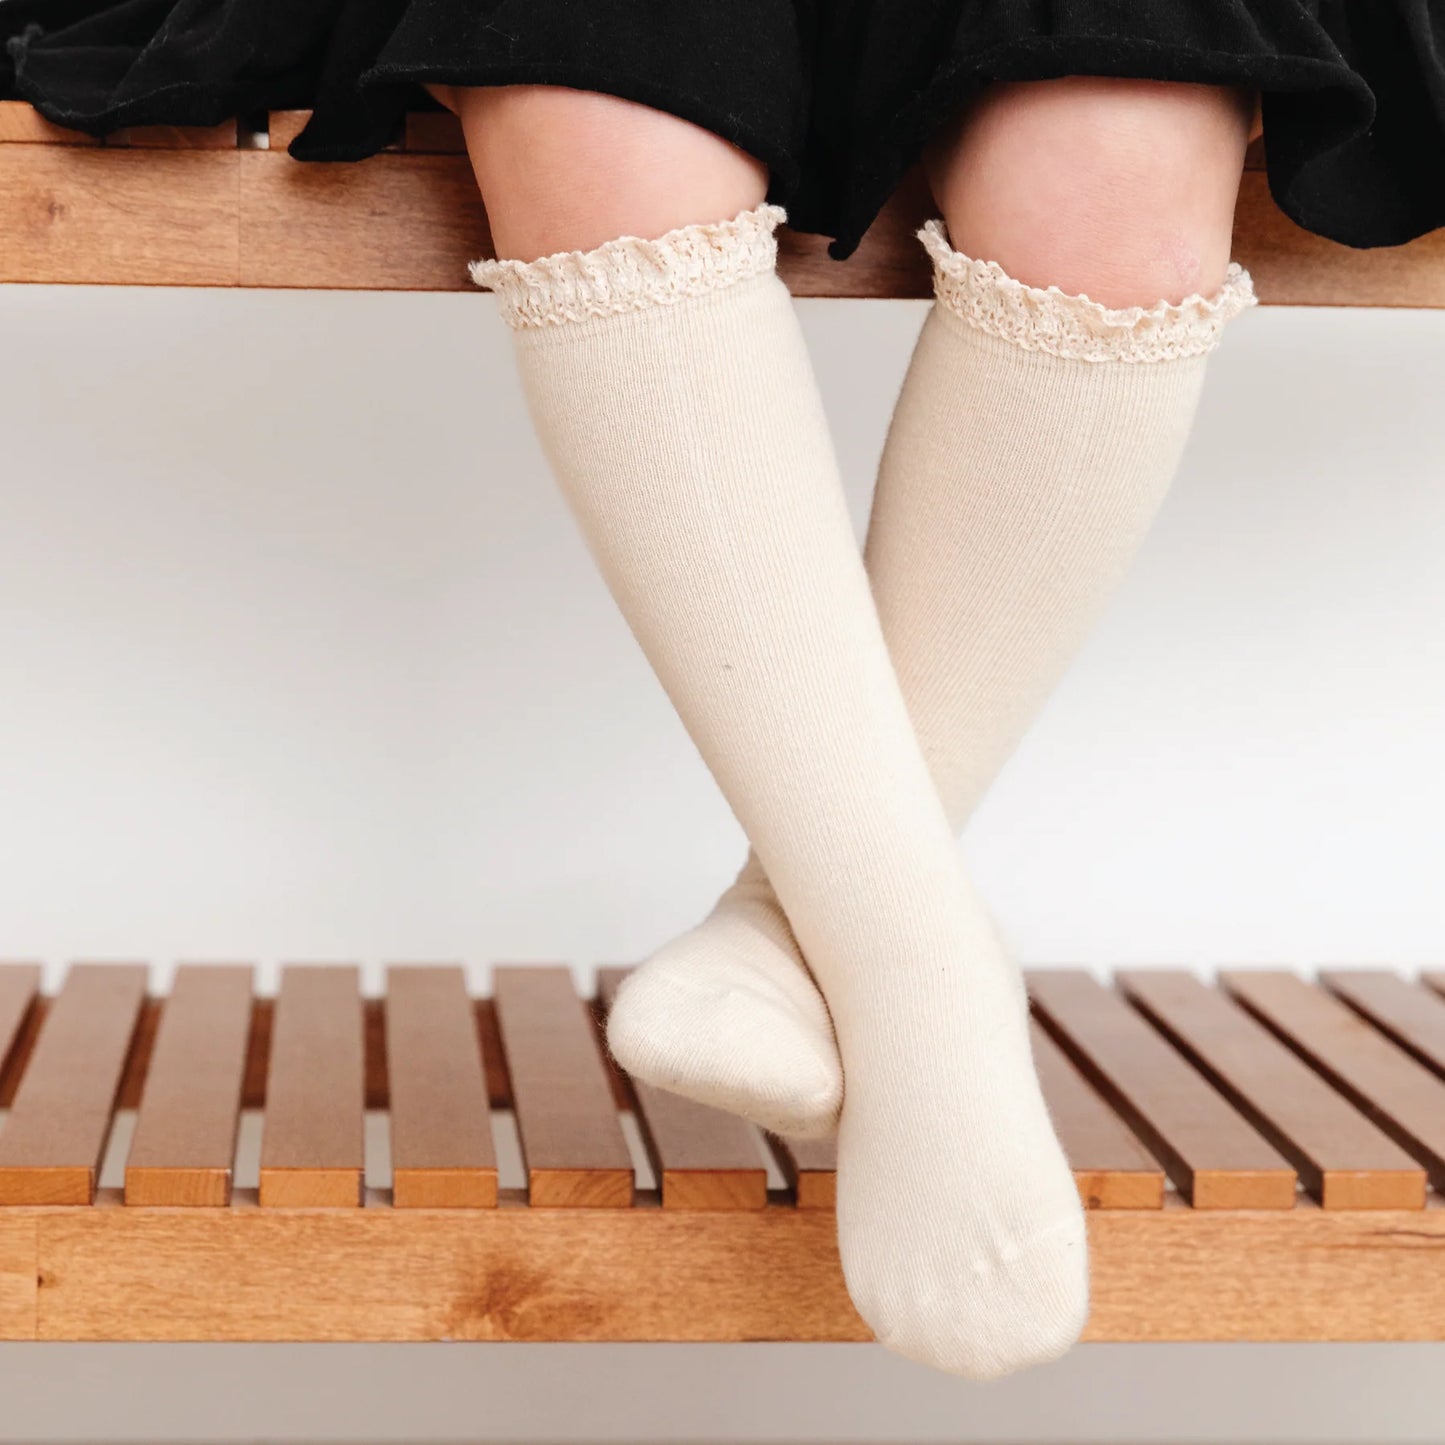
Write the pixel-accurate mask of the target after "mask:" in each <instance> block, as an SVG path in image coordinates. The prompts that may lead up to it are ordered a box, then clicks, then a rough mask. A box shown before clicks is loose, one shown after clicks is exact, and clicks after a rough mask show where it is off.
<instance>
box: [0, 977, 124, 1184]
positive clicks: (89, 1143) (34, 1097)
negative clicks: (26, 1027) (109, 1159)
mask: <svg viewBox="0 0 1445 1445" xmlns="http://www.w3.org/2000/svg"><path fill="white" fill-rule="evenodd" d="M146 978H147V970H146V968H145V966H144V965H143V964H99V963H97V964H88V963H80V964H76V965H75V966H74V967H73V968H72V969H71V970H70V973H69V975H68V977H67V978H66V980H65V986H64V987H63V988H62V989H61V991H60V995H59V997H58V998H57V999H56V1000H55V1002H54V1003H53V1004H52V1005H51V1007H50V1010H49V1012H48V1013H47V1015H46V1018H45V1023H44V1026H43V1027H42V1029H41V1031H40V1037H39V1039H38V1040H37V1041H36V1045H35V1051H34V1053H33V1054H32V1055H31V1057H30V1062H29V1064H28V1065H27V1067H26V1070H25V1074H24V1077H23V1078H22V1079H21V1080H20V1087H19V1088H18V1090H17V1091H16V1094H15V1101H14V1103H13V1105H12V1106H11V1110H10V1117H9V1118H8V1119H7V1120H6V1122H5V1126H4V1128H3V1129H0V1204H89V1203H90V1202H91V1201H92V1200H93V1199H94V1197H95V1186H96V1180H97V1177H98V1176H99V1173H100V1163H101V1159H102V1157H103V1155H104V1153H105V1145H106V1141H107V1139H109V1137H110V1127H111V1121H112V1115H113V1112H114V1108H115V1100H116V1095H117V1093H118V1091H119V1089H120V1082H121V1076H122V1074H123V1073H124V1071H125V1063H126V1057H127V1055H128V1053H129V1051H130V1045H131V1038H132V1036H133V1035H134V1033H135V1027H136V1021H137V1019H138V1018H139V1017H140V1010H141V1004H142V1003H143V1002H144V1000H145V993H146Z"/></svg>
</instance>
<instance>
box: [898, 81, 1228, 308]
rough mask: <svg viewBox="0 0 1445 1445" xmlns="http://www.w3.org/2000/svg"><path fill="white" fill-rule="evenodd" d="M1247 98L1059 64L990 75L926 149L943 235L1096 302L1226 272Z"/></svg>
mask: <svg viewBox="0 0 1445 1445" xmlns="http://www.w3.org/2000/svg"><path fill="white" fill-rule="evenodd" d="M1254 115H1255V97H1254V96H1253V95H1252V94H1246V93H1242V92H1239V91H1235V90H1229V89H1224V88H1219V87H1214V86H1202V85H1176V84H1165V83H1163V82H1154V81H1133V80H1107V79H1095V78H1089V77H1070V78H1068V79H1064V80H1051V81H1033V82H1024V83H1017V84H1007V85H996V86H994V87H992V88H990V90H988V91H987V92H986V93H985V94H984V95H983V96H982V97H981V98H980V100H979V101H978V102H976V103H975V104H974V105H973V106H971V107H969V108H968V109H967V110H966V111H965V112H964V113H963V114H961V115H960V116H959V117H958V118H957V119H956V121H955V122H954V123H953V124H952V125H951V126H949V127H947V128H946V129H945V131H944V132H943V133H942V134H940V135H939V136H938V137H936V138H935V140H934V142H933V144H932V146H931V147H930V150H929V154H928V157H927V166H928V172H929V179H930V181H931V182H932V185H933V190H934V196H935V199H936V200H937V202H938V205H939V207H940V209H941V210H942V212H943V215H944V219H945V220H946V222H947V223H948V229H949V237H950V239H951V240H952V242H953V245H954V246H955V247H956V248H957V249H958V250H960V251H962V252H964V253H965V254H966V255H970V256H974V257H977V258H978V259H981V260H989V261H996V262H998V264H999V265H1000V266H1002V267H1003V268H1004V270H1006V271H1007V272H1008V273H1009V274H1010V275H1011V276H1014V277H1016V278H1017V279H1018V280H1020V281H1024V282H1026V283H1028V284H1030V285H1034V286H1049V285H1055V286H1058V287H1059V288H1060V289H1061V290H1063V291H1066V292H1069V293H1071V294H1078V293H1084V294H1087V295H1089V296H1090V297H1092V298H1093V299H1094V300H1096V301H1099V302H1102V303H1103V304H1104V305H1106V306H1133V305H1149V304H1152V303H1153V302H1156V301H1159V300H1169V301H1181V300H1183V299H1184V298H1185V297H1186V296H1188V295H1190V294H1191V293H1194V292H1199V293H1202V294H1206V295H1207V294H1209V293H1211V292H1213V291H1215V290H1217V289H1218V287H1219V286H1220V284H1221V283H1222V282H1223V280H1224V274H1225V270H1226V268H1227V266H1228V263H1229V251H1230V236H1231V232H1232V229H1233V221H1234V206H1235V202H1236V199H1237V197H1238V193H1239V180H1240V175H1241V172H1242V171H1243V168H1244V151H1245V146H1246V144H1247V142H1248V139H1249V134H1250V130H1251V127H1252V124H1253V121H1254Z"/></svg>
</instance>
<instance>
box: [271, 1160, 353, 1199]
mask: <svg viewBox="0 0 1445 1445" xmlns="http://www.w3.org/2000/svg"><path fill="white" fill-rule="evenodd" d="M260 1183H261V1187H260V1204H261V1207H262V1208H263V1209H359V1208H360V1207H361V1191H362V1176H361V1171H360V1170H359V1169H279V1168H265V1169H262V1170H261V1175H260Z"/></svg>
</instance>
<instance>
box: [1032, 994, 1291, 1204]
mask: <svg viewBox="0 0 1445 1445" xmlns="http://www.w3.org/2000/svg"><path fill="white" fill-rule="evenodd" d="M1028 984H1029V993H1030V996H1031V997H1032V998H1033V1001H1034V1007H1035V1009H1036V1010H1037V1012H1038V1013H1039V1015H1040V1016H1041V1017H1042V1018H1043V1021H1044V1022H1045V1024H1047V1025H1048V1027H1049V1029H1050V1032H1051V1033H1052V1034H1053V1035H1054V1037H1055V1039H1056V1040H1057V1041H1058V1042H1059V1043H1060V1044H1061V1045H1062V1046H1063V1047H1064V1050H1065V1051H1066V1052H1067V1053H1068V1054H1069V1056H1070V1057H1071V1058H1072V1059H1073V1060H1074V1062H1075V1063H1076V1064H1077V1065H1078V1066H1079V1067H1080V1068H1081V1069H1082V1070H1083V1071H1084V1073H1085V1074H1086V1075H1087V1076H1088V1078H1089V1079H1090V1080H1091V1081H1092V1082H1093V1083H1094V1085H1095V1087H1096V1088H1098V1089H1099V1090H1100V1091H1101V1092H1102V1093H1103V1095H1104V1097H1105V1098H1106V1099H1107V1100H1108V1101H1109V1103H1110V1104H1112V1105H1113V1107H1114V1108H1115V1109H1116V1110H1118V1111H1119V1113H1120V1114H1121V1115H1122V1116H1123V1119H1124V1121H1125V1123H1127V1124H1128V1125H1129V1127H1130V1128H1131V1129H1133V1131H1134V1132H1135V1133H1136V1134H1137V1135H1138V1136H1139V1138H1140V1139H1141V1140H1142V1141H1143V1142H1144V1144H1145V1145H1146V1147H1147V1148H1148V1149H1149V1151H1150V1153H1152V1154H1153V1155H1154V1157H1155V1158H1156V1159H1158V1160H1159V1162H1160V1163H1161V1164H1163V1166H1164V1168H1165V1170H1166V1171H1167V1172H1168V1174H1169V1177H1170V1178H1171V1179H1173V1181H1174V1183H1175V1184H1176V1185H1177V1186H1178V1188H1179V1191H1180V1193H1181V1194H1183V1195H1184V1197H1185V1198H1186V1199H1188V1200H1189V1201H1190V1203H1191V1204H1193V1205H1194V1207H1195V1208H1196V1209H1290V1208H1292V1207H1293V1206H1294V1202H1295V1184H1296V1180H1295V1172H1294V1170H1293V1169H1292V1168H1291V1167H1290V1166H1289V1164H1288V1163H1287V1162H1286V1161H1285V1160H1284V1159H1283V1158H1281V1157H1280V1155H1279V1154H1278V1153H1277V1152H1276V1151H1275V1149H1274V1148H1273V1147H1272V1146H1271V1145H1270V1144H1268V1143H1267V1142H1266V1141H1265V1140H1264V1139H1263V1138H1261V1137H1260V1135H1259V1134H1258V1133H1256V1132H1255V1130H1254V1129H1252V1128H1251V1127H1250V1125H1249V1124H1248V1123H1246V1122H1245V1120H1244V1119H1243V1118H1241V1117H1240V1115H1239V1114H1238V1113H1237V1112H1236V1111H1235V1110H1234V1109H1233V1108H1232V1107H1231V1106H1230V1105H1229V1103H1228V1102H1227V1101H1226V1100H1225V1099H1224V1097H1223V1095H1221V1094H1220V1093H1218V1092H1217V1091H1216V1090H1215V1089H1214V1087H1213V1086H1212V1085H1211V1084H1209V1083H1208V1082H1207V1081H1206V1080H1205V1079H1204V1077H1203V1076H1202V1075H1201V1074H1200V1073H1199V1072H1198V1071H1197V1070H1195V1069H1194V1068H1193V1067H1192V1066H1191V1065H1190V1064H1188V1063H1187V1062H1186V1061H1185V1060H1184V1058H1183V1057H1182V1056H1181V1055H1180V1054H1179V1053H1177V1052H1176V1051H1175V1050H1174V1049H1173V1048H1172V1047H1171V1046H1170V1045H1169V1044H1167V1043H1166V1042H1165V1041H1164V1040H1163V1039H1162V1038H1161V1037H1160V1036H1159V1034H1158V1033H1157V1032H1155V1030H1154V1029H1153V1028H1152V1027H1151V1026H1150V1025H1149V1024H1147V1023H1146V1022H1145V1021H1144V1019H1143V1018H1142V1017H1141V1016H1140V1015H1139V1014H1138V1013H1136V1012H1135V1011H1134V1009H1132V1008H1131V1007H1130V1006H1129V1005H1128V1004H1127V1003H1125V1001H1124V1000H1123V999H1122V998H1121V997H1120V996H1119V995H1118V994H1116V993H1114V992H1113V991H1112V990H1111V989H1107V988H1105V987H1104V986H1103V985H1102V984H1100V983H1099V982H1098V981H1097V980H1096V979H1094V978H1093V977H1091V976H1090V975H1089V974H1087V973H1085V972H1084V971H1083V970H1082V969H1059V970H1047V969H1040V970H1038V971H1035V972H1031V973H1030V974H1029V975H1028Z"/></svg>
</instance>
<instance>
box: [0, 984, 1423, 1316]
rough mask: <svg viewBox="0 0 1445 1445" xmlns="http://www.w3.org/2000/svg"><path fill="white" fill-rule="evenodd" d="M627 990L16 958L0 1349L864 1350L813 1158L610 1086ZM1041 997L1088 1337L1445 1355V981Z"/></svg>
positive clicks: (1, 1187) (7, 1009) (1041, 1048)
mask: <svg viewBox="0 0 1445 1445" xmlns="http://www.w3.org/2000/svg"><path fill="white" fill-rule="evenodd" d="M617 977H618V974H617V972H616V971H604V972H603V974H602V978H601V999H600V1000H599V1001H598V1002H597V1004H596V1005H595V1006H594V1005H589V1003H588V1002H585V1001H584V1000H582V999H580V998H579V997H578V995H577V994H576V992H575V991H574V987H573V982H572V976H571V974H570V972H569V971H568V970H566V969H564V968H558V967H542V968H501V969H498V970H497V971H496V974H495V982H494V985H493V990H492V995H491V997H489V998H485V999H479V998H473V997H470V996H469V995H468V992H467V988H466V984H465V976H464V974H463V971H462V970H461V969H460V968H457V967H442V966H437V967H420V966H418V967H407V968H393V969H390V970H388V972H387V977H386V988H385V994H384V997H378V998H364V997H363V996H362V991H361V988H360V975H359V972H358V970H356V969H355V968H350V967H346V966H341V965H321V966H314V965H313V966H304V967H289V968H286V969H285V970H283V972H282V975H281V979H282V981H281V987H280V990H279V993H278V994H277V996H276V997H275V998H274V999H273V998H258V997H255V996H254V994H253V976H252V970H251V969H249V968H247V967H242V966H188V967H182V968H181V969H180V970H178V972H177V974H176V978H175V984H174V987H173V989H172V991H171V993H170V995H169V996H168V997H163V998H162V997H152V996H150V995H149V994H148V992H147V989H148V983H149V976H148V971H147V970H146V969H145V968H144V967H142V966H139V965H114V964H105V965H77V966H76V967H74V968H72V969H71V970H70V973H69V975H68V978H67V980H66V982H65V985H64V987H63V988H62V989H61V991H60V992H59V993H58V995H56V996H55V997H54V998H45V997H42V996H40V994H39V992H38V981H39V970H38V969H36V968H35V967H33V966H24V965H6V966H3V967H0V1107H5V1108H8V1111H9V1112H8V1116H6V1117H5V1119H4V1122H3V1125H0V1339H7V1340H36V1339H39V1340H391V1341H408V1340H449V1339H467V1340H533V1341H537V1340H572V1341H577V1340H617V1341H621V1340H712V1341H737V1340H860V1339H866V1338H867V1332H866V1330H865V1328H864V1326H863V1325H862V1322H861V1321H860V1320H859V1319H858V1317H857V1315H856V1314H855V1313H854V1311H853V1309H852V1307H851V1305H850V1304H849V1302H848V1297H847V1294H846V1292H845V1290H844V1287H843V1279H842V1274H841V1271H840V1268H839V1265H838V1257H837V1252H836V1248H835V1245H834V1239H833V1218H832V1213H831V1203H832V1198H833V1175H832V1163H833V1160H832V1153H831V1145H829V1144H808V1145H801V1144H793V1145H787V1144H783V1143H780V1142H778V1141H771V1140H765V1139H764V1138H763V1137H762V1136H761V1135H759V1134H758V1133H757V1132H756V1131H755V1130H753V1129H752V1128H751V1126H748V1125H745V1124H743V1123H741V1122H740V1121H738V1120H736V1119H734V1118H732V1117H730V1116H726V1115H722V1114H718V1113H715V1112H713V1111H710V1110H705V1109H701V1108H698V1107H696V1106H694V1105H691V1104H688V1103H686V1102H684V1101H681V1100H679V1099H677V1098H675V1097H673V1096H671V1095H667V1094H663V1093H661V1092H658V1091H656V1090H653V1089H649V1088H646V1087H642V1086H638V1087H635V1088H634V1087H633V1086H632V1085H631V1084H630V1083H629V1082H628V1081H627V1080H626V1079H624V1078H622V1077H620V1076H618V1075H617V1074H615V1073H613V1072H612V1071H611V1068H610V1066H609V1065H608V1063H607V1062H606V1060H605V1056H604V1053H603V1052H602V1049H601V1047H600V1044H599V1033H598V1018H599V1011H600V1009H602V1008H605V1006H606V1000H607V997H608V996H609V995H610V992H611V990H612V989H613V988H614V987H615V983H616V980H617ZM1030 987H1031V991H1032V995H1033V999H1034V1006H1035V1012H1036V1045H1035V1047H1036V1054H1037V1058H1038V1062H1039V1066H1040V1069H1041V1071H1042V1075H1043V1079H1044V1087H1045V1091H1046V1094H1047V1096H1048V1099H1049V1103H1050V1108H1051V1110H1052V1111H1053V1113H1054V1115H1055V1118H1056V1120H1057V1123H1058V1127H1059V1130H1060V1133H1061V1135H1062V1137H1063V1139H1064V1142H1065V1146H1066V1148H1067V1151H1068V1154H1069V1157H1070V1160H1071V1161H1072V1163H1073V1166H1074V1169H1075V1174H1076V1178H1077V1180H1078V1185H1079V1189H1080V1192H1081V1194H1082V1196H1083V1197H1084V1199H1085V1200H1086V1202H1087V1203H1088V1205H1089V1209H1090V1213H1089V1220H1090V1242H1091V1249H1092V1259H1093V1276H1094V1284H1093V1315H1092V1319H1091V1321H1090V1325H1089V1332H1088V1336H1087V1337H1088V1338H1089V1339H1091V1340H1112V1341H1120V1340H1147V1341H1163V1340H1442V1339H1445V1204H1442V1200H1441V1198H1440V1197H1439V1195H1438V1194H1436V1193H1431V1192H1429V1185H1430V1184H1432V1183H1433V1185H1434V1186H1435V1188H1436V1189H1437V1190H1438V1189H1439V1188H1440V1186H1441V1185H1442V1184H1445V996H1442V995H1445V973H1442V974H1438V975H1434V976H1428V977H1426V978H1424V979H1422V980H1420V981H1414V982H1410V981H1406V980H1404V979H1402V978H1400V977H1399V976H1397V975H1394V974H1391V973H1387V972H1386V973H1375V972H1369V973H1364V972H1335V973H1326V974H1325V975H1323V977H1322V979H1321V981H1320V982H1318V983H1311V982H1306V981H1305V980H1304V979H1303V978H1301V977H1299V976H1298V975H1295V974H1293V973H1289V972H1279V971H1273V972H1243V973H1229V974H1226V975H1225V976H1224V977H1223V979H1222V982H1221V984H1220V986H1217V987H1216V986H1211V985H1207V984H1205V983H1203V982H1201V981H1199V979H1197V978H1196V977H1195V976H1193V975H1191V974H1189V973H1185V972H1182V971H1150V970H1145V971H1132V972H1125V973H1121V974H1120V975H1119V976H1118V977H1117V979H1116V980H1115V981H1114V986H1112V987H1110V986H1107V985H1105V984H1103V983H1101V982H1098V981H1097V980H1096V979H1095V978H1094V977H1093V976H1092V975H1090V974H1088V973H1085V972H1083V971H1079V970H1066V971H1060V972H1055V971H1047V972H1038V973H1034V974H1032V975H1031V977H1030ZM238 1140H239V1144H238ZM258 1142H259V1148H258Z"/></svg>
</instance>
